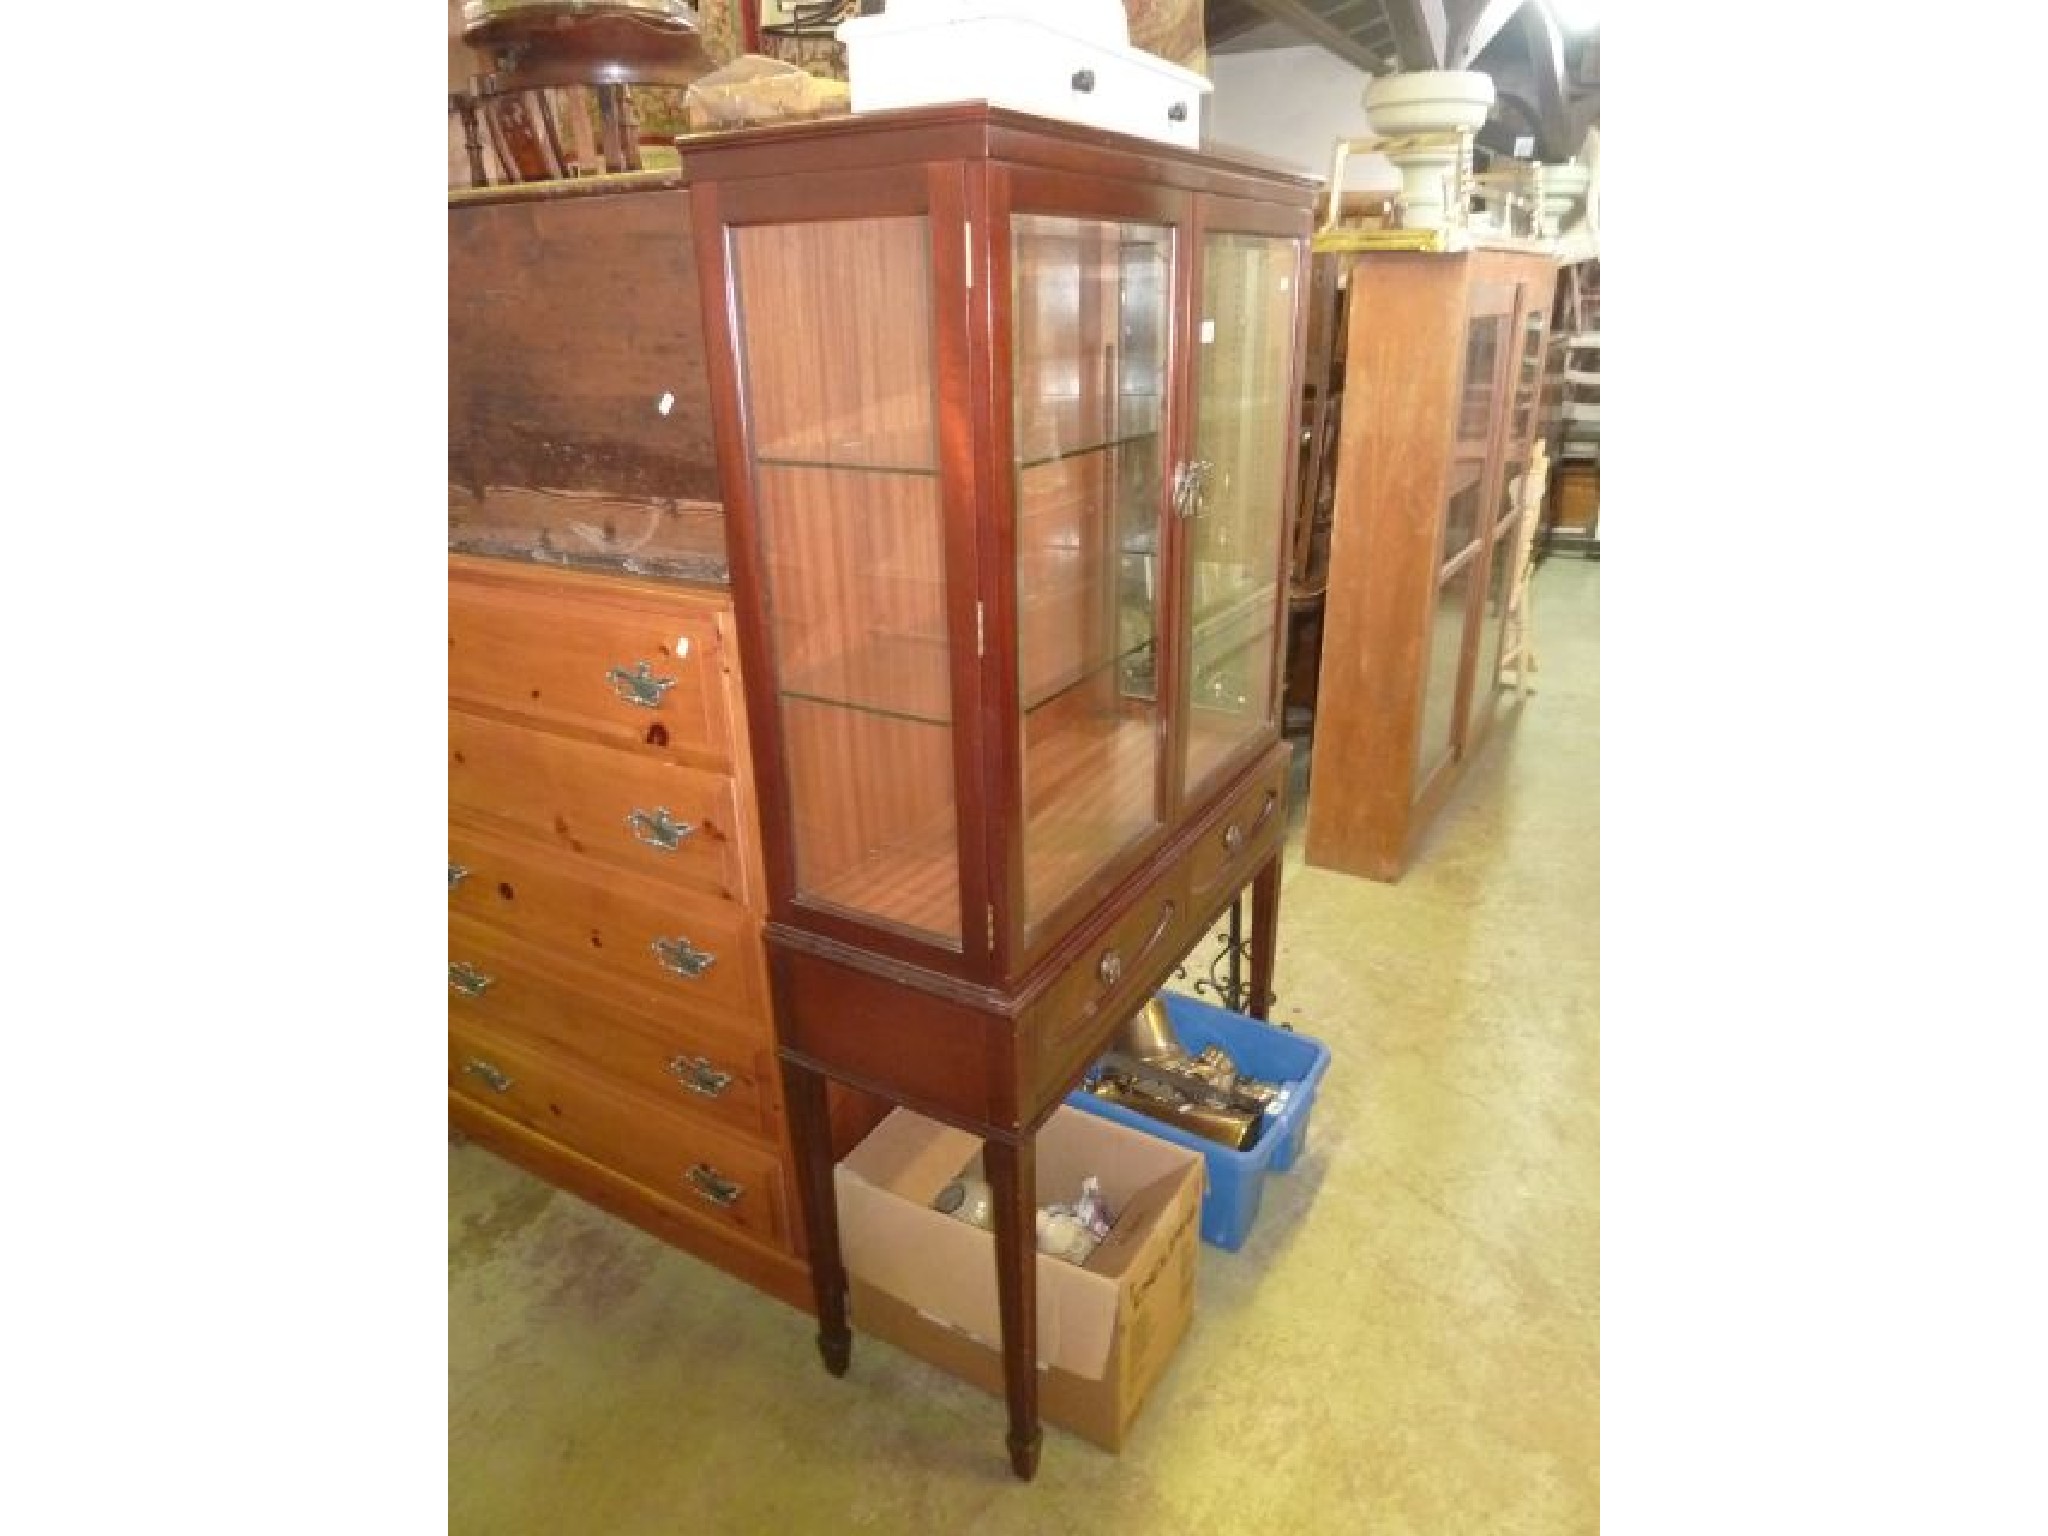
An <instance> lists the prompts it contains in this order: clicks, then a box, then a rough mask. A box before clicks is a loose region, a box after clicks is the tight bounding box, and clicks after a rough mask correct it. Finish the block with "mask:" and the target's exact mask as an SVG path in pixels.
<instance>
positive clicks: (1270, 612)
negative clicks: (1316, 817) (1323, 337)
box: [1175, 234, 1300, 798]
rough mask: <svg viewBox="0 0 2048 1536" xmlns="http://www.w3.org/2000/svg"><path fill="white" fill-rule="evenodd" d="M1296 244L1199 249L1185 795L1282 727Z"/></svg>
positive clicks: (1241, 241) (1225, 240)
mask: <svg viewBox="0 0 2048 1536" xmlns="http://www.w3.org/2000/svg"><path fill="white" fill-rule="evenodd" d="M1299 255H1300V246H1299V243H1298V242H1296V241H1294V240H1291V239H1286V238H1282V237H1275V236H1267V235H1241V234H1216V235H1211V236H1209V237H1208V239H1207V240H1206V241H1205V242H1204V244H1203V248H1202V307H1201V315H1200V320H1199V328H1198V331H1197V334H1196V336H1195V343H1196V345H1195V368H1196V398H1195V426H1194V446H1193V449H1192V450H1191V452H1190V455H1189V459H1190V478H1189V479H1188V480H1187V481H1186V482H1185V483H1184V485H1183V486H1182V487H1179V488H1177V494H1176V497H1175V510H1176V511H1177V512H1179V513H1181V514H1182V515H1183V516H1184V517H1186V519H1187V547H1188V561H1187V569H1188V582H1189V591H1188V595H1187V612H1188V616H1189V630H1188V664H1187V668H1186V672H1185V675H1186V678H1187V689H1188V696H1187V699H1186V701H1185V714H1186V719H1187V735H1186V743H1187V745H1186V748H1185V753H1186V755H1185V758H1184V760H1183V764H1182V767H1183V770H1184V771H1183V774H1182V784H1183V793H1184V794H1185V795H1186V796H1188V797H1190V798H1192V797H1194V796H1196V795H1198V794H1199V793H1200V791H1201V788H1202V786H1203V785H1204V784H1205V783H1206V782H1207V781H1208V780H1209V779H1210V778H1211V777H1212V776H1213V775H1214V774H1215V773H1216V772H1217V771H1218V770H1219V769H1220V768H1222V767H1223V766H1224V765H1225V763H1226V762H1227V761H1228V760H1229V759H1230V758H1231V757H1232V756H1233V755H1235V754H1236V753H1237V751H1238V750H1239V749H1240V748H1241V747H1243V746H1244V745H1245V743H1247V742H1248V741H1251V740H1252V739H1254V738H1255V737H1257V736H1258V735H1260V734H1261V733H1262V732H1264V731H1265V730H1266V729H1267V728H1268V727H1269V726H1270V725H1271V724H1272V723H1273V719H1274V713H1275V709H1276V707H1277V701H1276V697H1275V687H1274V681H1275V680H1274V666H1273V658H1274V654H1275V641H1274V628H1275V625H1276V624H1277V623H1278V615H1279V611H1280V610H1279V590H1278V583H1279V573H1280V538H1281V532H1282V520H1283V516H1284V513H1285V511H1286V505H1287V482H1288V477H1289V476H1290V475H1291V474H1292V473H1293V469H1294V458H1293V452H1294V445H1293V443H1292V441H1291V433H1290V430H1289V429H1290V424H1291V423H1292V421H1293V419H1294V412H1295V409H1296V401H1295V400H1294V398H1293V392H1292V386H1293V364H1294V316H1295V294H1294V279H1295V272H1296V266H1297V261H1298V258H1299Z"/></svg>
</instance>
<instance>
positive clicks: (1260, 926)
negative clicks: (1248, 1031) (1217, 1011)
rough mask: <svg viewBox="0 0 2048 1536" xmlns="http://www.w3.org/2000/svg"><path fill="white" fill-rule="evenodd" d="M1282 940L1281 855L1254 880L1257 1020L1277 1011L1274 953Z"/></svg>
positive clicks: (1254, 1014) (1253, 1009)
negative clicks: (1275, 1008)
mask: <svg viewBox="0 0 2048 1536" xmlns="http://www.w3.org/2000/svg"><path fill="white" fill-rule="evenodd" d="M1279 941H1280V855H1279V853H1278V852H1275V853H1274V855H1273V857H1272V858H1271V859H1269V860H1267V861H1266V865H1265V867H1264V868H1263V869H1261V870H1260V871H1259V872H1258V874H1256V875H1254V876H1253V877H1252V1001H1251V1007H1250V1008H1248V1009H1246V1010H1245V1011H1246V1012H1247V1013H1249V1014H1250V1015H1251V1016H1252V1017H1253V1018H1255V1019H1263V1018H1267V1017H1269V1016H1270V1015H1271V1014H1272V1011H1273V950H1274V946H1275V945H1277V944H1278V943H1279Z"/></svg>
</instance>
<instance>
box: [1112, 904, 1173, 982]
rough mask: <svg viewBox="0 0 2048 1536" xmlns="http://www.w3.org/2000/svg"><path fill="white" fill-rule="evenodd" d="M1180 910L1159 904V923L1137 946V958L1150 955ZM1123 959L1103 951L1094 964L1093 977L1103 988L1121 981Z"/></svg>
mask: <svg viewBox="0 0 2048 1536" xmlns="http://www.w3.org/2000/svg"><path fill="white" fill-rule="evenodd" d="M1179 910H1180V908H1179V907H1178V906H1177V905H1175V903H1173V902H1172V901H1162V902H1161V903H1160V904H1159V921H1158V922H1156V923H1154V924H1153V925H1152V931H1151V932H1150V933H1148V934H1146V935H1145V942H1144V943H1142V944H1140V945H1139V946H1138V958H1139V959H1140V960H1142V959H1144V958H1145V957H1146V956H1147V955H1149V954H1151V953H1152V946H1153V945H1155V944H1157V943H1158V942H1159V941H1160V940H1161V939H1162V938H1164V937H1165V936H1166V930H1167V929H1169V928H1171V927H1172V926H1173V915H1174V913H1176V912H1177V911H1179ZM1123 974H1124V959H1123V956H1122V955H1119V954H1118V953H1117V952H1116V951H1115V950H1113V949H1105V950H1104V951H1103V952H1102V958H1101V959H1100V960H1098V961H1097V962H1096V963H1095V976H1096V979H1097V980H1098V981H1100V982H1101V983H1102V984H1103V985H1104V986H1105V987H1113V986H1115V985H1116V984H1117V983H1118V982H1119V981H1121V980H1123Z"/></svg>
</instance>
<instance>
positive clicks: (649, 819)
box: [626, 805, 697, 853]
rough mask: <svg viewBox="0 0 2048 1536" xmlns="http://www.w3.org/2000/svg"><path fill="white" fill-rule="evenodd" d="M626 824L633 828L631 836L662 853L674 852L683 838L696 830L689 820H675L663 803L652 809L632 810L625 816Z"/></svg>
mask: <svg viewBox="0 0 2048 1536" xmlns="http://www.w3.org/2000/svg"><path fill="white" fill-rule="evenodd" d="M626 825H627V826H629V827H631V828H632V829H633V836H634V837H635V838H637V839H639V841H641V842H643V843H645V844H646V845H647V846H648V847H650V848H659V849H661V850H662V852H664V853H674V852H675V851H676V849H677V848H679V847H681V846H682V842H683V839H684V838H686V837H688V836H690V834H691V833H693V832H695V831H696V830H697V829H696V828H695V827H694V826H692V825H691V824H690V823H689V822H687V821H677V820H676V819H675V818H674V817H672V816H670V815H669V813H668V807H667V806H665V805H657V806H656V807H655V808H654V809H653V810H652V811H642V810H638V809H636V810H634V811H633V813H632V814H631V815H629V816H628V817H627V818H626Z"/></svg>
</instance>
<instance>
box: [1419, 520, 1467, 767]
mask: <svg viewBox="0 0 2048 1536" xmlns="http://www.w3.org/2000/svg"><path fill="white" fill-rule="evenodd" d="M1479 574H1480V564H1479V562H1478V561H1477V560H1476V559H1475V560H1467V561H1466V562H1465V563H1464V564H1462V565H1460V566H1459V567H1458V568H1457V570H1456V571H1454V572H1452V573H1451V574H1450V575H1449V576H1447V577H1445V578H1444V579H1443V582H1442V584H1441V585H1440V586H1439V587H1438V588H1437V592H1436V609H1435V613H1434V615H1433V617H1432V618H1431V620H1430V629H1429V635H1428V637H1427V638H1428V645H1429V657H1428V666H1427V668H1426V669H1425V671H1424V674H1423V685H1422V719H1421V739H1420V743H1419V751H1418V752H1417V755H1416V759H1415V762H1416V773H1415V782H1414V784H1413V786H1412V787H1411V789H1410V798H1411V799H1412V800H1419V799H1421V798H1422V796H1423V794H1424V792H1425V791H1426V790H1427V789H1428V788H1429V784H1430V781H1431V780H1432V779H1434V778H1435V777H1436V775H1437V773H1438V772H1439V771H1440V770H1441V769H1442V768H1443V766H1444V764H1445V763H1447V762H1449V761H1450V760H1451V759H1452V758H1453V757H1455V756H1456V755H1457V751H1458V744H1459V739H1458V676H1459V673H1460V672H1461V671H1462V670H1463V665H1464V659H1465V620H1466V617H1467V615H1469V614H1470V612H1471V609H1472V588H1473V583H1474V581H1475V579H1476V578H1477V577H1478V575H1479Z"/></svg>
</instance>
